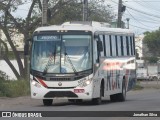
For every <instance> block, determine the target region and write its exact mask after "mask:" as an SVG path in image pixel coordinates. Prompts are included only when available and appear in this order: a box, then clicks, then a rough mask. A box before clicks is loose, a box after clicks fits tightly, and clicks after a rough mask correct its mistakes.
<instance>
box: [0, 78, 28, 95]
mask: <svg viewBox="0 0 160 120" xmlns="http://www.w3.org/2000/svg"><path fill="white" fill-rule="evenodd" d="M29 93H30V87H29V81H26V80H12V81H11V80H3V79H0V96H5V97H19V96H26V95H29Z"/></svg>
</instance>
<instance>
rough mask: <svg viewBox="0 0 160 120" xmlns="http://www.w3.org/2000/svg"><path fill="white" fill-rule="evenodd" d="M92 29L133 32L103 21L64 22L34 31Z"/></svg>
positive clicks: (109, 31)
mask: <svg viewBox="0 0 160 120" xmlns="http://www.w3.org/2000/svg"><path fill="white" fill-rule="evenodd" d="M68 30H73V31H74V30H77V31H92V32H96V33H104V32H105V33H117V34H133V32H132V31H131V30H129V29H121V28H111V27H110V24H108V23H103V22H95V21H92V22H83V21H82V22H81V21H80V22H65V23H63V24H62V25H51V26H45V27H39V28H37V29H36V30H35V31H68Z"/></svg>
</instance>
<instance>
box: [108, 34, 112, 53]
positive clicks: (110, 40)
mask: <svg viewBox="0 0 160 120" xmlns="http://www.w3.org/2000/svg"><path fill="white" fill-rule="evenodd" d="M109 42H110V56H112V54H113V53H112V37H111V35H109Z"/></svg>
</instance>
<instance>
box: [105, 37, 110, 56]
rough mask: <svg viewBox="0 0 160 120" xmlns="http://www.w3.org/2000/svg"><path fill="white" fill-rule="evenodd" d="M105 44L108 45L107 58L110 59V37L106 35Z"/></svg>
mask: <svg viewBox="0 0 160 120" xmlns="http://www.w3.org/2000/svg"><path fill="white" fill-rule="evenodd" d="M105 43H106V56H107V57H109V56H111V55H110V36H109V35H105Z"/></svg>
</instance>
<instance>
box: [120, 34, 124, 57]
mask: <svg viewBox="0 0 160 120" xmlns="http://www.w3.org/2000/svg"><path fill="white" fill-rule="evenodd" d="M123 50H124V49H123V36H121V53H122V56H124V51H123Z"/></svg>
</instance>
